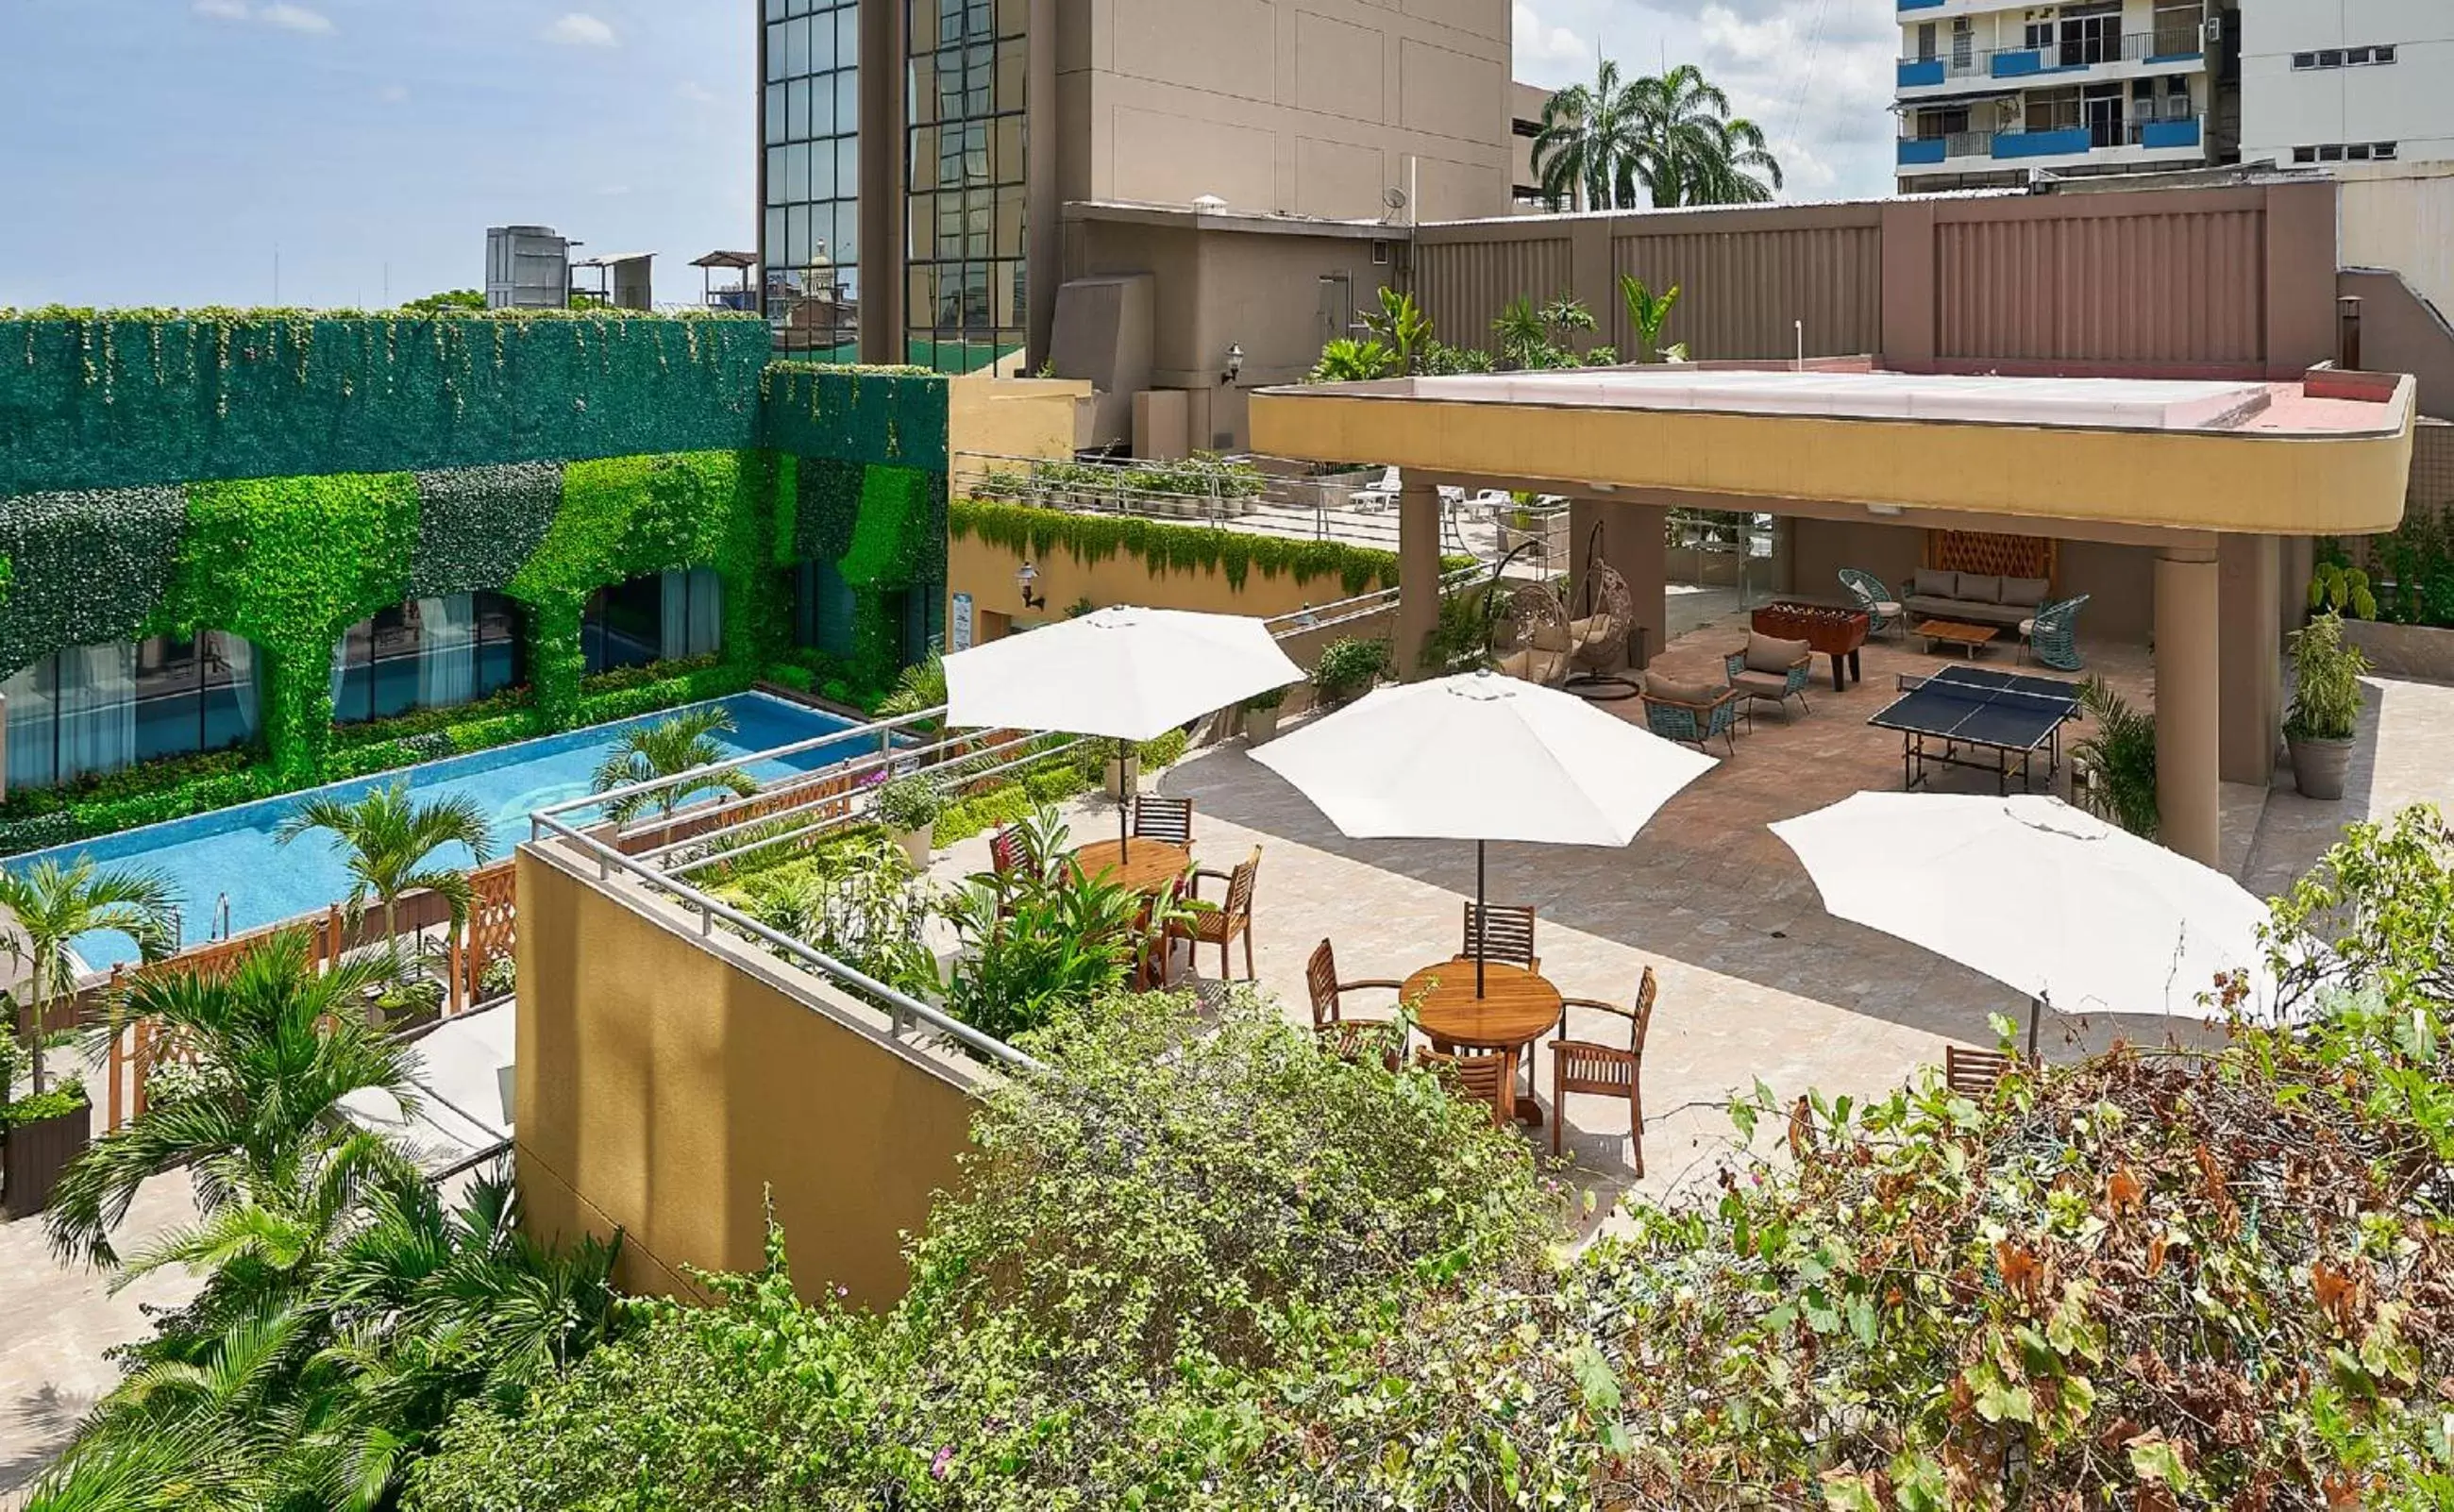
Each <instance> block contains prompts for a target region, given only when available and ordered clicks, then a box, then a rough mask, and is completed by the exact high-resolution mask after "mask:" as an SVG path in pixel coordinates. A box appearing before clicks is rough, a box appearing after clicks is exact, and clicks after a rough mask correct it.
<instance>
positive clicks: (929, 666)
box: [877, 646, 946, 730]
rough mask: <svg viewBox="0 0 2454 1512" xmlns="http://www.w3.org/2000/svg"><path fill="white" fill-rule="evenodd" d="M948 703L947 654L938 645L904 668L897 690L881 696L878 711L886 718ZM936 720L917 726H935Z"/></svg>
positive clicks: (896, 681)
mask: <svg viewBox="0 0 2454 1512" xmlns="http://www.w3.org/2000/svg"><path fill="white" fill-rule="evenodd" d="M945 706H946V656H945V653H943V652H941V651H939V650H938V649H937V648H936V647H935V646H932V647H930V648H929V655H926V656H924V657H922V658H921V659H920V660H918V661H915V662H914V663H913V664H912V665H911V666H909V667H906V668H904V669H903V671H902V673H901V674H900V675H897V676H896V677H895V691H894V692H893V693H890V694H888V695H887V696H885V697H884V698H883V699H881V700H879V702H878V705H877V712H878V714H879V716H881V717H883V718H888V719H899V718H901V717H903V716H905V715H910V714H925V713H927V712H928V711H930V710H932V709H942V708H944V707H945ZM934 723H935V721H930V722H929V723H924V724H921V725H919V726H916V727H915V728H919V729H924V730H925V729H929V728H932V726H933V725H934Z"/></svg>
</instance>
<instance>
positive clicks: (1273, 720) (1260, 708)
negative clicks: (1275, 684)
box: [1244, 688, 1287, 745]
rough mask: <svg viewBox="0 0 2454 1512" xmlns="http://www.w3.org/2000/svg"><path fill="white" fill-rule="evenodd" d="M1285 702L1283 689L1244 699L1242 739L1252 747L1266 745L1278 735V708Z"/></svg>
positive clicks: (1284, 690) (1285, 692)
mask: <svg viewBox="0 0 2454 1512" xmlns="http://www.w3.org/2000/svg"><path fill="white" fill-rule="evenodd" d="M1286 701H1287V690H1286V689H1284V688H1273V689H1271V690H1270V691H1269V692H1267V693H1257V694H1255V695H1253V696H1251V697H1249V698H1247V699H1245V700H1244V738H1245V739H1246V740H1247V741H1249V742H1251V743H1252V744H1254V745H1267V744H1268V743H1269V742H1270V740H1271V739H1272V738H1273V737H1274V736H1277V733H1278V706H1279V705H1280V704H1282V703H1285V702H1286Z"/></svg>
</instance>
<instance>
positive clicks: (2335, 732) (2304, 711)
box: [2283, 610, 2369, 798]
mask: <svg viewBox="0 0 2454 1512" xmlns="http://www.w3.org/2000/svg"><path fill="white" fill-rule="evenodd" d="M2368 670H2369V660H2368V657H2366V656H2364V655H2362V654H2361V649H2360V648H2359V647H2358V646H2351V645H2346V644H2344V641H2343V616H2342V615H2338V614H2336V613H2334V612H2333V611H2332V610H2329V611H2327V612H2326V613H2324V614H2322V615H2312V616H2310V619H2309V623H2307V624H2306V625H2303V626H2302V627H2301V629H2300V630H2298V631H2296V632H2294V633H2293V636H2292V707H2291V709H2290V710H2289V711H2288V712H2287V713H2286V714H2285V715H2284V717H2283V743H2284V744H2285V746H2287V747H2289V748H2290V750H2291V752H2292V780H2293V782H2294V784H2295V785H2297V786H2298V787H2299V788H2300V789H2301V794H2302V796H2303V797H2312V798H2340V797H2342V796H2343V774H2344V772H2345V771H2346V770H2348V769H2349V768H2350V766H2351V762H2352V737H2353V736H2355V735H2357V734H2359V733H2360V720H2361V676H2362V675H2363V674H2364V673H2366V672H2367V671H2368Z"/></svg>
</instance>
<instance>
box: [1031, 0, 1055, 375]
mask: <svg viewBox="0 0 2454 1512" xmlns="http://www.w3.org/2000/svg"><path fill="white" fill-rule="evenodd" d="M1023 17H1024V19H1023V25H1024V28H1025V30H1024V35H1023V47H1024V53H1023V85H1022V135H1023V146H1022V152H1023V156H1022V235H1023V248H1024V263H1023V273H1022V299H1023V308H1024V312H1025V316H1026V319H1027V320H1028V326H1027V327H1026V331H1025V337H1024V346H1023V363H1024V367H1023V371H1024V372H1025V373H1036V372H1038V371H1039V365H1040V364H1041V363H1043V362H1045V361H1047V360H1048V353H1049V351H1050V345H1049V343H1050V338H1051V335H1052V333H1054V331H1055V329H1056V286H1057V285H1058V284H1060V283H1062V282H1063V281H1064V276H1065V274H1064V268H1063V263H1064V243H1063V241H1062V239H1061V236H1060V232H1059V230H1058V227H1057V224H1056V218H1057V213H1058V204H1057V193H1056V135H1057V126H1056V40H1057V39H1056V25H1057V23H1056V0H1029V4H1028V5H1027V6H1026V7H1025V9H1024V11H1023Z"/></svg>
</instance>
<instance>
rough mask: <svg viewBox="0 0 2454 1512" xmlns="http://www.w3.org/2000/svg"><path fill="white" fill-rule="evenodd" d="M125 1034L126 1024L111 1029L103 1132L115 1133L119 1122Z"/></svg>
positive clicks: (126, 1059)
mask: <svg viewBox="0 0 2454 1512" xmlns="http://www.w3.org/2000/svg"><path fill="white" fill-rule="evenodd" d="M112 975H113V976H116V975H117V972H116V971H114V972H113V973H112ZM127 1036H128V1026H127V1025H125V1024H122V1025H120V1026H119V1027H118V1028H117V1029H114V1030H112V1031H111V1058H110V1066H111V1070H110V1077H111V1087H110V1091H109V1096H108V1104H109V1105H108V1107H107V1108H106V1109H105V1112H104V1117H103V1123H102V1126H103V1131H104V1132H105V1133H108V1134H117V1133H118V1132H119V1122H120V1119H119V1104H120V1088H119V1079H120V1077H121V1075H122V1074H123V1073H124V1072H125V1071H126V1070H127V1069H128V1055H127V1052H125V1051H123V1050H122V1049H120V1041H121V1040H122V1039H124V1038H127Z"/></svg>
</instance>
